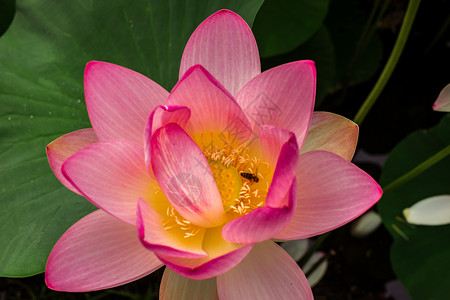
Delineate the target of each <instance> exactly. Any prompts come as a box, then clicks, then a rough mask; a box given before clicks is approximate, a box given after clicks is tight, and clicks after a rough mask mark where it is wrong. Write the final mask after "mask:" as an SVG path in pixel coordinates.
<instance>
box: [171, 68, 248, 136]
mask: <svg viewBox="0 0 450 300" xmlns="http://www.w3.org/2000/svg"><path fill="white" fill-rule="evenodd" d="M167 104H169V105H181V106H187V107H189V108H190V109H191V118H190V119H189V123H188V127H187V129H186V131H187V132H189V133H190V135H191V136H194V135H195V134H198V133H202V132H208V134H209V132H216V133H217V134H219V138H222V139H224V138H225V134H226V133H227V132H228V133H230V132H231V135H232V136H233V140H236V139H237V140H238V141H239V142H241V141H245V140H247V139H248V138H249V137H250V136H251V133H252V132H251V130H252V128H251V125H250V122H249V121H248V119H247V117H246V116H245V114H244V112H243V111H242V109H241V108H240V107H239V105H238V104H237V103H236V101H235V100H234V99H233V97H232V96H231V95H230V94H229V92H228V91H226V90H225V89H224V88H223V87H222V86H221V85H220V84H219V83H218V82H217V80H216V79H214V77H212V76H211V74H209V73H208V71H206V70H205V69H204V68H203V67H202V66H200V65H195V66H193V67H192V68H190V69H189V70H188V71H187V72H186V73H185V74H184V76H183V77H182V78H181V79H180V81H179V82H178V83H177V85H176V86H175V87H174V88H173V90H172V92H171V94H170V97H169V99H168V100H167Z"/></svg>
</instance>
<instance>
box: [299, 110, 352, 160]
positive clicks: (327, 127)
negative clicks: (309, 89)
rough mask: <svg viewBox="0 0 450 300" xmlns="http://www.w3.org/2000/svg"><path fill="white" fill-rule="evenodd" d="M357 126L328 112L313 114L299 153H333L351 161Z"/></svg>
mask: <svg viewBox="0 0 450 300" xmlns="http://www.w3.org/2000/svg"><path fill="white" fill-rule="evenodd" d="M358 132H359V129H358V125H357V124H356V123H354V122H353V121H350V120H349V119H347V118H344V117H342V116H340V115H336V114H333V113H329V112H322V111H320V112H314V113H313V117H312V120H311V125H309V131H308V135H307V136H306V140H305V143H304V144H303V147H302V151H301V153H306V152H308V151H313V150H325V151H328V152H333V153H335V154H337V155H339V156H341V157H343V158H345V159H346V160H348V161H350V160H352V157H353V154H354V153H355V149H356V143H357V142H358Z"/></svg>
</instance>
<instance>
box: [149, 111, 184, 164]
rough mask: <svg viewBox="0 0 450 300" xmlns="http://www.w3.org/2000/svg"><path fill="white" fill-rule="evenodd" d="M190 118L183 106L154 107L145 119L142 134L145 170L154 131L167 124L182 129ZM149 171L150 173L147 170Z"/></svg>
mask: <svg viewBox="0 0 450 300" xmlns="http://www.w3.org/2000/svg"><path fill="white" fill-rule="evenodd" d="M190 116H191V111H190V110H189V108H187V107H184V106H167V105H161V106H158V107H156V108H155V109H154V110H153V111H152V113H151V114H150V116H149V117H148V119H147V123H146V124H145V133H144V142H145V143H144V146H145V164H146V166H147V168H149V167H150V164H151V141H152V136H153V133H155V131H156V130H157V129H158V128H160V127H163V126H165V125H166V124H168V123H177V124H179V125H180V126H182V127H184V126H185V125H186V123H187V121H188V120H189V117H190ZM149 171H152V170H151V168H149Z"/></svg>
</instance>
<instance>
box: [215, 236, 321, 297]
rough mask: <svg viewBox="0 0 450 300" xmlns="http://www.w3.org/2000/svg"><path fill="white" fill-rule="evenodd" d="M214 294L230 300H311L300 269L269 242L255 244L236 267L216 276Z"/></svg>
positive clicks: (275, 245)
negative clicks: (215, 290)
mask: <svg viewBox="0 0 450 300" xmlns="http://www.w3.org/2000/svg"><path fill="white" fill-rule="evenodd" d="M217 292H218V294H219V298H220V299H230V300H232V299H258V300H265V299H267V300H272V299H284V300H290V299H292V300H298V299H304V300H306V299H313V294H312V291H311V288H310V286H309V283H308V280H307V279H306V277H305V275H304V274H303V272H302V270H301V269H300V267H299V266H298V265H297V263H296V262H295V261H294V260H293V259H292V258H291V257H290V256H289V254H287V253H286V252H285V251H284V250H283V249H282V248H281V247H280V246H278V245H277V244H275V243H274V242H272V241H266V242H264V243H259V244H256V245H255V247H253V250H252V251H251V252H250V254H249V255H248V256H247V257H246V258H245V259H244V260H243V261H242V262H241V263H240V264H239V265H237V266H236V267H235V268H233V269H232V270H230V271H228V272H227V273H225V274H222V275H220V276H218V277H217ZM280 297H281V298H280Z"/></svg>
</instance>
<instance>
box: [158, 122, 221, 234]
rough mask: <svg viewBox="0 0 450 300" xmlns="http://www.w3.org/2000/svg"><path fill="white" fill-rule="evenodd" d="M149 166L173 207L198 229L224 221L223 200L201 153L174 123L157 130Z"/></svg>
mask: <svg viewBox="0 0 450 300" xmlns="http://www.w3.org/2000/svg"><path fill="white" fill-rule="evenodd" d="M152 167H153V172H154V173H155V177H156V179H157V181H158V183H159V185H160V186H161V189H162V190H163V192H164V195H166V197H167V199H168V200H169V202H170V204H172V206H173V208H174V209H175V210H176V211H177V212H178V213H179V214H180V215H181V216H182V217H183V218H185V219H186V220H188V221H190V222H192V223H193V224H195V225H198V226H201V227H215V226H218V225H220V224H222V223H223V222H224V221H225V218H226V215H225V211H224V209H223V204H222V199H221V198H220V194H219V190H218V188H217V185H216V181H215V180H214V177H213V175H212V173H211V169H210V167H209V165H208V162H207V160H206V158H205V156H204V155H203V152H202V150H201V149H200V148H199V147H198V146H197V145H196V144H195V143H194V141H193V140H192V139H191V138H190V137H189V136H188V135H187V134H186V132H185V131H184V130H183V129H182V128H181V127H180V126H179V125H177V124H175V123H170V124H167V125H166V126H164V127H161V128H159V129H158V130H157V131H156V132H155V133H154V135H153V138H152Z"/></svg>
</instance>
